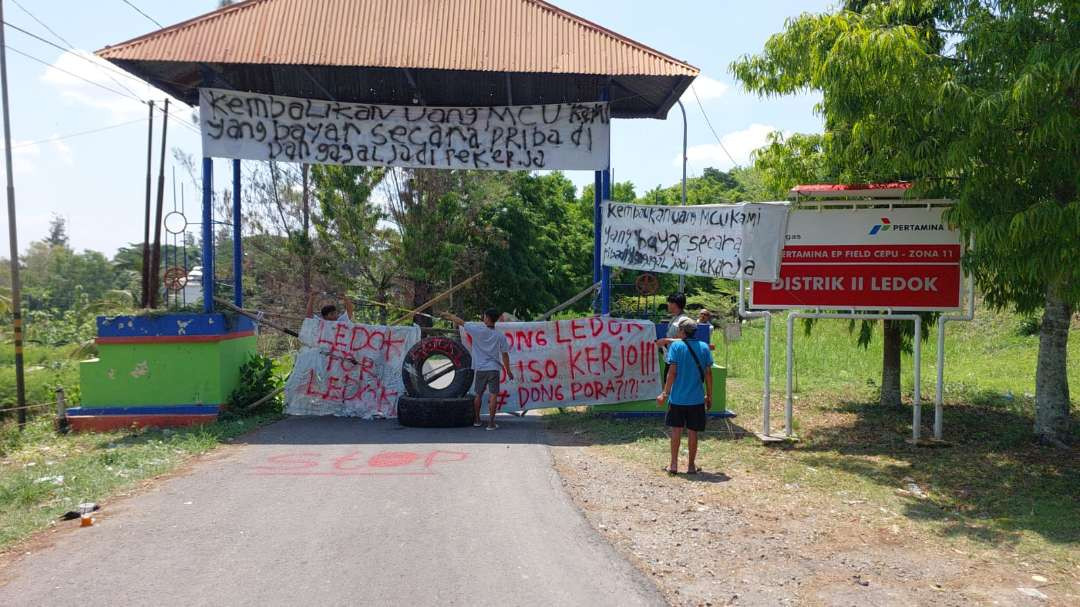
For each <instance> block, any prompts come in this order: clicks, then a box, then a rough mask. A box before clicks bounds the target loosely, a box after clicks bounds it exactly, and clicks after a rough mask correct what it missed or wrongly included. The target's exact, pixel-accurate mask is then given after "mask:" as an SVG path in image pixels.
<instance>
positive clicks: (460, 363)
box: [401, 337, 473, 398]
mask: <svg viewBox="0 0 1080 607" xmlns="http://www.w3.org/2000/svg"><path fill="white" fill-rule="evenodd" d="M434 357H440V358H445V359H446V360H448V361H449V364H450V365H451V366H452V367H453V369H454V370H453V378H452V379H451V380H450V382H449V384H447V385H446V386H443V387H441V388H437V387H435V386H433V385H431V383H429V380H427V379H425V378H424V363H426V362H427V361H428V360H429V359H431V358H434ZM401 379H402V381H404V383H405V393H406V394H408V395H409V396H414V397H420V398H457V397H461V396H465V395H466V394H468V393H469V389H470V388H472V382H473V371H472V356H471V355H470V354H469V350H468V349H467V348H466V347H465V346H463V345H461V342H459V341H457V340H455V339H450V338H449V337H425V338H424V339H421V340H420V341H419V342H418V343H417V344H416V345H414V346H413V347H411V348H409V351H408V352H407V353H406V354H405V361H404V363H403V364H402V365H401ZM436 381H437V380H436Z"/></svg>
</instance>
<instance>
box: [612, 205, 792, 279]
mask: <svg viewBox="0 0 1080 607" xmlns="http://www.w3.org/2000/svg"><path fill="white" fill-rule="evenodd" d="M603 212H604V234H603V243H602V249H603V263H604V265H606V266H616V267H620V268H630V269H634V270H646V271H649V272H667V273H673V274H691V275H695V276H710V277H713V278H736V279H739V278H742V279H747V280H767V281H773V280H776V277H777V276H778V275H779V272H780V250H781V248H782V247H783V246H784V232H785V230H786V228H787V217H788V205H787V203H782V202H766V203H743V204H710V205H696V206H686V207H670V206H655V205H639V204H628V203H621V202H612V201H610V200H609V201H605V202H604V211H603Z"/></svg>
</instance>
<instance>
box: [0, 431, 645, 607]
mask: <svg viewBox="0 0 1080 607" xmlns="http://www.w3.org/2000/svg"><path fill="white" fill-rule="evenodd" d="M503 417H505V416H500V418H503ZM544 440H545V434H544V432H543V430H542V428H541V424H540V421H539V420H538V419H537V418H536V417H525V418H510V417H506V418H505V419H500V428H499V430H497V431H495V432H488V431H485V430H483V429H477V428H464V429H445V430H444V429H432V430H421V429H405V428H401V427H399V426H398V425H397V423H396V422H390V421H382V422H363V421H359V420H353V419H335V418H293V419H288V420H285V421H282V422H279V423H276V424H273V425H271V426H268V427H266V428H264V429H262V430H260V431H259V432H257V433H255V434H253V435H251V436H249V437H247V438H246V440H245V444H243V445H239V446H230V447H227V448H225V450H224V452H223V453H222V454H218V455H216V456H211V457H209V458H207V459H206V460H204V461H201V462H199V463H197V464H196V465H195V466H194V467H193V469H192V470H190V472H189V473H186V474H184V475H181V476H177V477H174V478H171V479H168V480H165V481H163V482H161V483H159V484H157V485H156V486H154V487H153V488H152V489H150V490H149V491H147V492H145V493H142V494H140V495H137V496H135V497H132V498H128V499H124V500H120V501H119V502H117V503H114V504H105V505H104V511H103V512H102V516H101V517H99V519H98V521H97V523H96V524H95V525H94V526H93V527H89V528H82V529H73V530H71V531H70V532H61V533H60V534H58V536H57V537H56V538H55V541H53V542H51V545H49V546H45V547H42V548H40V549H38V550H36V551H33V552H31V553H30V554H29V555H26V556H23V557H20V558H19V559H18V560H16V561H15V562H13V563H11V564H10V565H8V566H7V567H5V568H4V569H2V570H0V584H3V585H2V586H0V605H35V606H39V605H80V606H89V605H151V604H152V605H255V604H259V605H398V604H407V605H410V606H419V605H499V606H509V605H545V606H548V605H588V606H589V607H599V606H602V605H619V606H629V605H657V604H663V600H662V598H661V596H660V595H659V593H658V592H657V590H656V589H655V587H654V586H652V584H651V583H650V582H649V581H647V579H646V578H645V577H644V576H643V575H641V574H640V573H638V572H637V571H636V570H635V569H634V568H633V567H632V566H631V565H630V564H629V563H627V562H626V561H625V560H623V559H622V558H621V557H620V556H619V555H618V554H617V553H616V552H615V551H614V549H613V548H612V547H611V546H610V545H608V544H607V543H606V542H605V541H604V539H603V538H601V537H600V536H598V535H597V534H596V532H595V531H594V530H593V529H592V528H591V527H590V526H589V524H588V523H587V522H586V521H585V520H584V519H583V518H582V516H581V515H580V513H579V512H578V511H577V510H576V509H575V507H574V505H573V504H572V503H571V502H570V501H569V499H568V498H567V496H566V495H565V493H564V492H563V489H562V486H561V484H560V481H559V479H558V477H557V475H556V473H555V472H554V470H553V469H552V467H551V456H550V453H549V452H548V448H547V446H546V445H545V444H544Z"/></svg>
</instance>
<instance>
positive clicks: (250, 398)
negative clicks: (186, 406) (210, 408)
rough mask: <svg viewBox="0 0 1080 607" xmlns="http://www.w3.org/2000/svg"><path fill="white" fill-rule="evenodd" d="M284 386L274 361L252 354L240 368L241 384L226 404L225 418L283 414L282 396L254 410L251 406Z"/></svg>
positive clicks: (271, 399)
mask: <svg viewBox="0 0 1080 607" xmlns="http://www.w3.org/2000/svg"><path fill="white" fill-rule="evenodd" d="M281 385H282V379H281V377H280V376H278V374H277V373H276V372H275V370H274V360H273V359H271V358H268V357H266V356H260V355H258V354H252V355H251V357H250V358H248V360H247V362H245V363H244V364H243V366H241V367H240V384H239V385H238V386H236V389H235V390H233V391H232V393H231V394H229V400H228V402H226V403H225V411H223V412H222V413H223V416H224V417H243V416H248V415H262V414H273V413H281V412H282V406H283V403H284V401H283V400H282V398H281V394H276V395H275V396H274V397H273V398H270V399H267V400H266V401H265V402H263V403H261V404H259V406H258V407H254V408H252V407H251V405H252V404H253V403H255V402H257V401H258V400H259V399H261V398H263V397H265V396H266V395H268V394H270V393H272V392H273V391H274V390H277V389H278V388H280V387H281Z"/></svg>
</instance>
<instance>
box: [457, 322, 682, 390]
mask: <svg viewBox="0 0 1080 607" xmlns="http://www.w3.org/2000/svg"><path fill="white" fill-rule="evenodd" d="M496 329H497V330H499V331H501V332H502V333H503V334H504V335H505V336H506V339H507V341H508V342H509V344H510V369H511V371H513V373H514V379H513V380H510V379H509V378H508V377H507V376H506V373H505V372H503V373H501V374H500V375H501V378H502V384H501V392H500V394H499V397H498V405H499V410H500V411H520V410H525V409H542V408H545V407H567V406H571V405H602V404H610V403H621V402H630V401H637V400H646V399H650V398H656V396H657V395H658V394H659V393H660V388H661V386H660V369H659V359H658V357H657V352H656V326H655V325H654V324H653V323H651V322H648V321H642V320H626V319H620V318H604V317H592V318H574V319H569V320H557V321H556V320H553V321H544V322H509V323H499V324H497V325H496ZM462 340H463V343H464V344H465V345H466V346H470V344H471V339H470V338H469V336H468V334H467V333H465V332H464V331H462Z"/></svg>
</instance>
